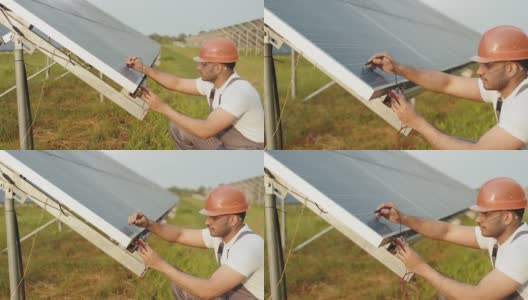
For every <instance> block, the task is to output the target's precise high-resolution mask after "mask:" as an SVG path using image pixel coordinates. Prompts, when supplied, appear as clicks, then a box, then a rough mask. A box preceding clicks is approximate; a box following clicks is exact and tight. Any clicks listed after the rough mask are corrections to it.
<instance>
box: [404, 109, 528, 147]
mask: <svg viewBox="0 0 528 300" xmlns="http://www.w3.org/2000/svg"><path fill="white" fill-rule="evenodd" d="M413 128H414V129H415V130H416V131H418V132H419V133H420V134H421V135H422V136H423V137H424V138H425V139H426V140H427V141H428V142H429V143H430V144H431V146H433V148H435V149H438V150H518V149H520V148H521V147H522V146H523V145H524V143H523V141H521V140H519V139H517V138H516V137H514V136H512V135H511V134H509V133H508V132H507V131H506V130H504V129H502V128H501V127H500V126H499V125H495V126H494V127H493V128H492V129H490V130H489V131H488V132H486V133H485V134H484V135H483V136H482V137H481V138H480V139H479V140H478V141H477V142H475V143H472V142H469V141H465V140H462V139H459V138H456V137H453V136H450V135H447V134H445V133H443V132H441V131H440V130H438V129H436V128H435V127H434V126H433V125H431V124H429V123H428V122H427V121H426V120H425V119H423V118H422V117H420V119H419V121H418V122H417V125H415V126H413Z"/></svg>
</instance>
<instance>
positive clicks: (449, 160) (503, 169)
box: [407, 150, 528, 188]
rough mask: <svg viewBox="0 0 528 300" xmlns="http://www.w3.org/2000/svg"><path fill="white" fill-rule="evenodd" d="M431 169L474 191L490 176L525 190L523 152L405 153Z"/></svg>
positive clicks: (527, 165) (527, 164)
mask: <svg viewBox="0 0 528 300" xmlns="http://www.w3.org/2000/svg"><path fill="white" fill-rule="evenodd" d="M407 153H409V154H410V155H412V156H414V157H416V158H418V159H420V160H422V161H424V162H425V163H427V164H429V165H431V166H432V167H433V168H435V169H437V170H439V171H441V172H443V173H445V174H447V175H449V176H451V177H453V178H454V179H457V180H459V181H461V182H462V183H464V184H466V185H468V186H470V187H471V188H478V187H479V186H480V185H482V184H483V183H484V182H486V181H487V180H489V179H492V178H494V177H502V176H505V177H511V178H513V179H515V180H516V181H517V182H519V183H520V184H521V185H522V186H523V187H528V172H527V171H526V170H527V169H528V152H527V151H434V150H423V151H407Z"/></svg>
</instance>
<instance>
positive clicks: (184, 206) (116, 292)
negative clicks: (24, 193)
mask: <svg viewBox="0 0 528 300" xmlns="http://www.w3.org/2000/svg"><path fill="white" fill-rule="evenodd" d="M202 206H203V201H198V200H194V199H190V198H187V197H183V198H182V199H181V202H180V204H179V207H178V210H177V213H176V216H175V217H174V218H173V219H171V220H169V223H171V224H177V225H181V226H182V227H187V228H204V221H205V218H204V217H203V216H201V215H199V214H198V211H199V210H200V209H201V208H202ZM2 210H3V207H2ZM41 211H42V210H41V209H40V208H39V207H37V206H34V205H18V206H17V213H18V218H19V224H20V234H21V236H24V235H26V234H27V233H29V232H31V231H33V230H34V229H36V228H37V226H38V225H39V224H41V225H42V224H44V223H45V222H46V221H47V220H50V215H48V214H47V213H46V212H44V214H43V218H42V221H40V216H41ZM39 221H40V222H39ZM247 223H248V224H249V226H250V227H251V228H252V229H253V230H254V231H255V232H256V233H258V234H259V235H261V236H263V235H264V209H263V207H261V206H253V207H252V208H251V209H250V210H249V211H248V215H247ZM0 224H2V225H0V250H1V249H4V248H5V247H6V241H5V240H6V236H5V226H4V225H3V224H5V217H4V214H3V213H1V214H0ZM32 242H33V237H31V238H29V239H28V240H26V241H24V242H23V243H22V252H23V258H24V265H25V264H26V263H27V262H28V260H29V268H28V269H27V270H26V272H27V275H26V277H25V278H26V294H27V296H28V297H27V298H28V299H131V298H133V299H172V297H171V294H170V283H169V281H168V280H167V279H166V278H165V277H164V276H162V275H160V274H159V273H157V272H155V271H149V272H147V274H146V276H145V278H144V279H142V280H140V279H139V278H138V277H137V276H136V275H135V274H132V273H131V272H129V271H128V270H127V269H126V268H125V267H123V266H121V264H119V263H118V262H116V261H114V260H113V259H112V258H110V257H109V256H107V255H106V254H104V253H103V252H102V251H100V250H99V249H97V248H96V247H95V246H93V245H92V244H90V243H89V242H87V241H86V240H84V239H83V238H82V237H81V236H80V235H78V234H77V233H75V232H73V231H71V230H69V229H68V227H67V226H63V229H62V232H59V231H58V229H57V225H56V224H53V225H50V226H49V227H47V228H46V229H44V230H43V231H41V232H40V233H39V234H38V235H37V239H36V242H35V246H34V248H33V251H32V255H31V258H29V257H28V255H29V251H30V248H31V245H32ZM148 242H149V244H150V245H151V246H152V247H153V248H154V249H156V250H157V251H158V252H159V253H160V255H161V257H163V258H164V259H165V260H167V261H168V262H169V263H171V264H173V265H174V266H176V267H177V268H179V269H180V270H183V271H184V272H188V273H190V274H193V275H195V276H199V277H208V276H209V275H211V274H212V273H213V272H214V270H215V269H216V268H217V265H216V261H215V259H214V253H213V251H212V250H207V249H194V248H188V247H184V246H180V245H175V244H170V243H167V242H164V241H162V240H161V239H159V238H157V237H155V236H151V237H150V238H149V239H148ZM8 290H9V280H8V273H7V254H5V253H4V254H1V253H0V299H7V298H8Z"/></svg>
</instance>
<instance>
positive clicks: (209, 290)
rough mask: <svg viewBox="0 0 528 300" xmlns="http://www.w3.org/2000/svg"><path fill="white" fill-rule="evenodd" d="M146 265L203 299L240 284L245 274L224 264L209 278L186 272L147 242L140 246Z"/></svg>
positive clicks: (217, 295) (216, 295) (222, 292)
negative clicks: (170, 262) (162, 256)
mask: <svg viewBox="0 0 528 300" xmlns="http://www.w3.org/2000/svg"><path fill="white" fill-rule="evenodd" d="M139 254H140V255H141V257H142V258H143V261H144V262H145V265H146V266H148V267H151V268H153V269H155V270H157V271H159V272H161V273H163V274H165V275H166V276H167V277H168V278H169V279H170V280H171V281H172V282H174V284H175V285H176V286H178V287H180V288H183V289H184V290H186V291H188V292H190V293H191V294H193V295H195V296H197V297H199V298H201V299H214V298H217V297H219V296H221V295H222V294H224V293H225V292H227V291H229V290H231V289H233V288H234V287H236V286H237V285H238V284H240V283H241V282H242V281H243V280H244V279H245V276H244V275H242V274H240V273H238V272H236V271H235V270H233V269H232V268H230V267H228V266H227V265H224V266H222V267H220V268H219V269H218V270H216V271H215V272H214V273H213V275H211V277H210V278H209V279H203V278H198V277H194V276H192V275H189V274H186V273H184V272H182V271H180V270H178V269H176V268H175V267H173V266H171V265H170V264H169V263H167V262H166V261H164V260H163V259H161V257H160V256H159V254H158V253H157V252H156V251H155V250H153V249H152V248H151V247H150V246H149V245H148V244H147V243H145V244H144V245H143V246H141V247H139Z"/></svg>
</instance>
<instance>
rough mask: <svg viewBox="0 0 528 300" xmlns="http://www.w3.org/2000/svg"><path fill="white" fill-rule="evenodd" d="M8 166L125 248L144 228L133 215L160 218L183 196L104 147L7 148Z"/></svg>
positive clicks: (1, 158)
mask: <svg viewBox="0 0 528 300" xmlns="http://www.w3.org/2000/svg"><path fill="white" fill-rule="evenodd" d="M2 165H4V166H5V167H7V168H9V169H10V170H12V171H13V172H15V173H16V174H18V175H20V176H22V177H23V178H25V180H26V181H28V182H30V183H31V184H32V185H33V186H35V187H36V188H38V189H39V190H41V191H42V192H44V193H46V194H47V195H49V196H50V197H52V199H55V200H56V201H57V202H58V203H60V204H61V205H62V206H64V207H65V208H66V209H67V210H69V211H72V212H74V213H75V214H77V215H78V216H79V217H81V218H82V219H84V221H85V222H86V223H88V224H91V226H94V227H95V228H97V229H98V230H99V231H101V232H103V233H104V234H106V235H107V236H108V237H109V238H110V239H111V240H114V241H116V242H117V243H118V244H119V245H121V246H122V247H123V248H127V247H128V246H129V244H130V243H131V242H132V241H133V240H134V239H135V238H136V237H138V236H139V235H140V234H141V233H142V232H144V229H142V228H139V227H136V226H133V225H132V226H129V225H128V224H127V221H128V217H129V216H130V215H132V214H133V213H135V212H137V211H143V212H145V214H146V215H147V216H148V217H149V218H150V219H153V220H160V219H161V218H162V217H163V216H164V215H166V214H167V213H168V212H169V211H170V210H171V209H172V208H173V207H174V206H175V205H176V204H177V203H178V201H179V200H178V197H177V196H176V195H174V194H173V193H170V192H169V191H167V190H165V189H163V188H161V187H159V186H158V185H156V184H154V183H152V182H150V181H149V180H147V179H145V178H143V177H142V176H141V175H139V174H136V173H134V172H132V171H131V170H129V169H128V168H126V167H125V166H123V165H121V164H119V163H117V162H116V161H114V160H112V159H111V158H109V157H108V156H106V155H105V154H103V153H101V152H98V151H1V152H0V168H1V167H2Z"/></svg>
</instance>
